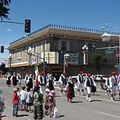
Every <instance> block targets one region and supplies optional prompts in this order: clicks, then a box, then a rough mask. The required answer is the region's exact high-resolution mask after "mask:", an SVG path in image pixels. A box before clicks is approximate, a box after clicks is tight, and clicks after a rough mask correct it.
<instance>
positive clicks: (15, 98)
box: [12, 88, 19, 117]
mask: <svg viewBox="0 0 120 120" xmlns="http://www.w3.org/2000/svg"><path fill="white" fill-rule="evenodd" d="M12 104H13V117H14V116H17V115H18V108H19V96H18V94H17V88H14V89H13V94H12Z"/></svg>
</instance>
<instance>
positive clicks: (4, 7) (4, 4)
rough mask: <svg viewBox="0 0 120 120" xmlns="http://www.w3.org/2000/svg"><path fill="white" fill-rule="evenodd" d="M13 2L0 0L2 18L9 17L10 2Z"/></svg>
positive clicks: (0, 16) (0, 15)
mask: <svg viewBox="0 0 120 120" xmlns="http://www.w3.org/2000/svg"><path fill="white" fill-rule="evenodd" d="M10 3H11V0H0V18H1V20H2V19H3V18H6V19H8V14H9V10H10V9H9V8H8V6H9V4H10Z"/></svg>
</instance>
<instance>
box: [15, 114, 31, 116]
mask: <svg viewBox="0 0 120 120" xmlns="http://www.w3.org/2000/svg"><path fill="white" fill-rule="evenodd" d="M24 116H29V115H28V114H21V115H17V117H24Z"/></svg>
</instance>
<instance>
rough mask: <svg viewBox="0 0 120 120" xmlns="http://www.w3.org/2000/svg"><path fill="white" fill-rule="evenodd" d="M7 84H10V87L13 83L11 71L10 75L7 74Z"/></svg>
mask: <svg viewBox="0 0 120 120" xmlns="http://www.w3.org/2000/svg"><path fill="white" fill-rule="evenodd" d="M6 84H7V85H8V87H10V85H11V74H10V73H8V75H7V81H6Z"/></svg>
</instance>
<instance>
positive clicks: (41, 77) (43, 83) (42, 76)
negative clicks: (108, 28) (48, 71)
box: [38, 71, 47, 94]
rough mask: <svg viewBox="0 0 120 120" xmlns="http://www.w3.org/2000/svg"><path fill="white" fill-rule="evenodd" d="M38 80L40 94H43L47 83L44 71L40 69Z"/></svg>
mask: <svg viewBox="0 0 120 120" xmlns="http://www.w3.org/2000/svg"><path fill="white" fill-rule="evenodd" d="M38 81H39V85H40V91H41V93H42V94H44V92H45V87H46V84H47V78H46V75H45V71H41V72H40V73H39V75H38Z"/></svg>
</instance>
